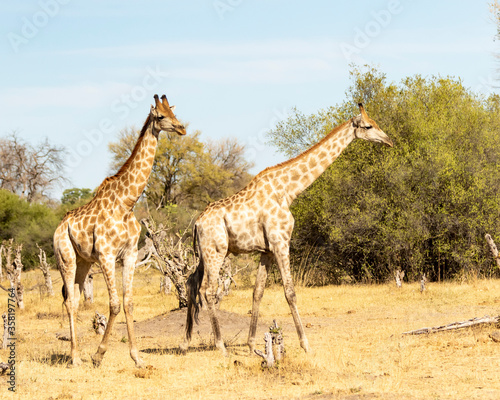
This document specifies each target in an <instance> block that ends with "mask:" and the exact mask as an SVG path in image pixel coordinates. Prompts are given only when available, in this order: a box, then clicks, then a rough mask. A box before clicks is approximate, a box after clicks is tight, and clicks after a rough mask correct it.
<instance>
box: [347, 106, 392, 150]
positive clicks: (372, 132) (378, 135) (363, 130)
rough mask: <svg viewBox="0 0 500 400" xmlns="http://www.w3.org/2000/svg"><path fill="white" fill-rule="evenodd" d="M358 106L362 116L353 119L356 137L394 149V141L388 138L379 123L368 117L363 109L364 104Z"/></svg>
mask: <svg viewBox="0 0 500 400" xmlns="http://www.w3.org/2000/svg"><path fill="white" fill-rule="evenodd" d="M358 105H359V111H360V112H361V114H359V115H358V116H357V117H354V118H353V119H352V125H353V128H354V136H355V137H357V138H359V139H364V140H368V141H370V142H378V143H384V144H385V145H387V146H389V147H392V140H391V139H390V138H389V136H387V135H386V134H385V133H384V132H383V131H382V129H380V128H379V127H378V125H377V123H376V122H375V121H374V120H373V119H371V118H370V117H369V116H368V114H367V113H366V111H365V109H364V108H363V104H361V103H359V104H358Z"/></svg>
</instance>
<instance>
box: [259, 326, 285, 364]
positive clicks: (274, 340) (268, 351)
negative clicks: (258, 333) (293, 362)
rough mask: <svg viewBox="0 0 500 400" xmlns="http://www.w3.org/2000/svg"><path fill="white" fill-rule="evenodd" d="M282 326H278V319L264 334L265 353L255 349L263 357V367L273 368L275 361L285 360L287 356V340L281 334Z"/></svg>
mask: <svg viewBox="0 0 500 400" xmlns="http://www.w3.org/2000/svg"><path fill="white" fill-rule="evenodd" d="M281 332H282V328H280V327H279V326H278V323H277V322H276V320H273V324H272V325H271V326H270V327H269V332H266V333H265V334H264V341H265V342H266V345H265V353H263V352H262V351H260V350H254V351H255V354H257V355H258V356H260V357H262V358H263V359H264V361H262V367H267V368H273V367H274V363H275V361H278V362H280V361H283V359H284V357H285V342H284V341H283V335H282V334H281Z"/></svg>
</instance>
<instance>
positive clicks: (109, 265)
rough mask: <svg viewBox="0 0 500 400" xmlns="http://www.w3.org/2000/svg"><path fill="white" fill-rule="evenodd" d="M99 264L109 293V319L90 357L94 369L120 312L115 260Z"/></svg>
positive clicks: (99, 360) (103, 351) (98, 364)
mask: <svg viewBox="0 0 500 400" xmlns="http://www.w3.org/2000/svg"><path fill="white" fill-rule="evenodd" d="M99 262H100V264H101V269H102V273H103V275H104V280H105V281H106V285H107V287H108V293H109V319H108V325H107V326H106V330H105V331H104V336H103V338H102V341H101V344H100V345H99V347H98V348H97V351H96V353H95V354H94V355H93V356H92V362H93V364H94V366H95V367H98V366H100V365H101V362H102V359H103V357H104V354H105V353H106V350H107V349H108V341H109V336H110V334H111V330H112V329H113V324H114V322H115V319H116V316H117V315H118V313H119V312H120V307H121V305H120V299H119V297H118V293H117V291H116V282H115V260H114V259H109V258H108V259H102V260H99Z"/></svg>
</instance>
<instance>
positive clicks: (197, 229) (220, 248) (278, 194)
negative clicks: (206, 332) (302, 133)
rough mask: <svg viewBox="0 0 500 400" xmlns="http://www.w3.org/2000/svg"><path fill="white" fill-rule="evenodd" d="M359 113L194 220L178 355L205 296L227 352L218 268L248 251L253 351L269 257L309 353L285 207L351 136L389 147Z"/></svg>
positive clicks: (219, 340) (219, 344) (217, 335)
mask: <svg viewBox="0 0 500 400" xmlns="http://www.w3.org/2000/svg"><path fill="white" fill-rule="evenodd" d="M359 110H360V114H359V115H357V116H355V117H353V118H351V119H350V120H348V121H347V122H345V123H343V124H342V125H340V126H338V127H336V128H335V129H333V130H332V131H331V132H330V133H329V134H328V135H326V136H325V137H324V138H323V139H322V140H321V141H320V142H319V143H317V144H315V145H314V146H312V147H311V148H310V149H308V150H306V151H305V152H303V153H302V154H300V155H298V156H297V157H295V158H292V159H291V160H288V161H285V162H283V163H281V164H278V165H276V166H274V167H270V168H267V169H265V170H264V171H262V172H260V173H259V174H258V175H257V176H255V177H254V178H253V179H252V181H250V183H249V184H248V185H247V186H246V187H245V188H243V189H242V190H240V191H239V192H238V193H236V194H234V195H233V196H231V197H228V198H226V199H222V200H219V201H216V202H215V203H212V204H210V205H209V206H208V207H207V208H206V209H205V211H203V213H201V215H200V216H199V217H198V219H197V220H196V223H195V226H194V246H195V251H196V250H197V251H198V254H199V257H200V263H199V265H198V267H197V269H196V271H195V272H194V273H193V274H192V275H191V276H190V277H189V279H188V293H189V297H188V310H187V321H186V335H185V339H184V342H183V343H182V344H181V345H180V349H181V351H183V352H185V351H186V350H187V349H188V347H189V342H190V340H191V334H192V329H193V324H194V322H195V321H196V320H197V317H198V312H199V300H201V296H203V297H204V298H205V300H206V304H207V307H208V314H209V317H210V322H211V325H212V331H213V334H214V337H215V345H216V347H217V348H219V349H220V350H221V351H222V352H223V353H224V354H226V348H225V346H224V342H223V341H222V337H221V333H220V327H219V322H218V319H217V316H216V307H215V303H216V294H217V284H218V277H219V270H220V268H221V266H222V263H223V261H224V258H225V257H226V256H227V255H228V254H229V253H233V254H240V253H250V252H260V253H261V257H260V263H259V267H258V270H257V277H256V281H255V288H254V292H253V305H252V317H251V320H250V331H249V334H248V346H249V348H250V351H251V353H253V351H254V349H255V334H256V329H257V320H258V317H259V305H260V301H261V299H262V296H263V294H264V287H265V283H266V279H267V275H268V272H269V268H270V267H271V264H272V262H273V259H274V260H276V263H277V264H278V268H279V271H280V274H281V278H282V281H283V286H284V291H285V297H286V300H287V302H288V304H289V306H290V310H291V313H292V317H293V320H294V323H295V328H296V330H297V334H298V336H299V340H300V345H301V347H302V348H303V349H304V350H305V351H306V352H308V351H309V350H310V348H309V343H308V340H307V337H306V335H305V332H304V328H303V325H302V321H301V319H300V316H299V311H298V308H297V300H296V295H295V289H294V286H293V281H292V275H291V272H290V260H289V246H290V238H291V235H292V230H293V225H294V219H293V216H292V214H291V212H290V209H289V207H290V204H291V203H292V202H293V200H294V199H295V198H296V197H297V196H298V195H299V194H300V193H301V192H303V191H304V190H305V189H306V188H307V187H308V186H309V185H311V184H312V183H313V182H314V181H315V180H316V179H317V178H318V177H319V176H320V175H321V174H322V173H323V172H324V171H325V169H326V168H328V166H329V165H330V164H332V162H333V161H334V160H335V159H336V158H337V157H338V156H339V155H340V153H341V152H342V151H343V150H344V149H345V148H346V147H347V146H348V145H349V143H351V142H352V140H354V139H355V138H360V139H364V140H368V141H372V142H379V143H383V144H385V145H387V146H390V147H392V145H393V143H392V141H391V139H390V138H389V137H388V136H387V135H386V134H385V133H384V132H383V131H382V130H381V129H380V128H379V127H378V125H377V123H376V122H375V121H374V120H372V119H371V118H370V117H368V115H367V113H366V111H365V110H364V108H363V105H362V104H361V103H360V104H359Z"/></svg>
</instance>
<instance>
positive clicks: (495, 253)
mask: <svg viewBox="0 0 500 400" xmlns="http://www.w3.org/2000/svg"><path fill="white" fill-rule="evenodd" d="M484 238H485V239H486V242H487V243H488V246H489V247H490V251H491V254H492V256H493V259H494V260H495V262H496V263H497V267H499V268H500V258H499V257H498V249H497V246H496V244H495V242H494V241H493V238H492V237H491V236H490V234H488V233H487V234H486V235H484Z"/></svg>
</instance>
